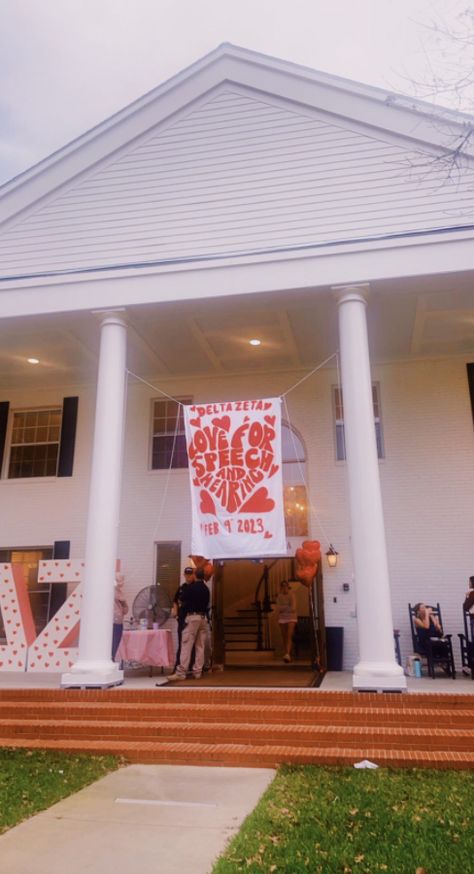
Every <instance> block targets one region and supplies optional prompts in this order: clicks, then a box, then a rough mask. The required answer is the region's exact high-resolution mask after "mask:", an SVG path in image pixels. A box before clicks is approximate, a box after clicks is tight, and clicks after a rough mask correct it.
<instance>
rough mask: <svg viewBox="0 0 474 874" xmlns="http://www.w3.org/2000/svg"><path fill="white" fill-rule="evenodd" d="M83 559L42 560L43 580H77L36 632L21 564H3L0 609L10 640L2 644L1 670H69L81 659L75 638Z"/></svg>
mask: <svg viewBox="0 0 474 874" xmlns="http://www.w3.org/2000/svg"><path fill="white" fill-rule="evenodd" d="M83 570H84V562H83V561H81V560H80V559H61V560H52V561H40V563H39V568H38V582H39V583H69V584H71V583H76V584H77V585H76V587H75V589H74V591H73V592H71V593H70V594H69V596H68V598H67V600H66V601H65V602H64V604H63V605H62V606H61V607H60V608H59V610H58V612H57V613H56V614H55V615H54V616H53V618H52V619H51V620H50V621H49V622H48V624H47V626H46V628H43V630H42V631H41V632H40V634H39V635H38V636H36V630H35V624H34V620H33V614H32V612H31V605H30V600H29V597H28V590H27V587H26V584H25V579H24V576H23V569H22V567H21V566H20V565H12V564H1V565H0V611H1V614H2V619H3V625H4V628H5V636H6V639H7V643H6V645H4V646H0V671H28V672H32V673H37V672H41V673H43V672H54V673H58V672H60V671H65V670H68V669H69V668H71V667H72V665H73V664H74V662H75V661H76V660H77V656H78V650H77V647H74V646H71V644H72V643H74V642H75V640H76V638H77V635H78V631H79V622H80V618H81V601H82V582H81V581H82V573H83Z"/></svg>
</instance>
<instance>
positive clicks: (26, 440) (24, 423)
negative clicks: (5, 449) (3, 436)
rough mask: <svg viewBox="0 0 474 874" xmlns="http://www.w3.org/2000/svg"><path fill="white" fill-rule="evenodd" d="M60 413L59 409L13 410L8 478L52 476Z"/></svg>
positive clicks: (57, 447) (55, 466) (55, 458)
mask: <svg viewBox="0 0 474 874" xmlns="http://www.w3.org/2000/svg"><path fill="white" fill-rule="evenodd" d="M61 416H62V410H61V409H51V410H17V411H16V412H14V414H13V429H12V440H11V446H10V462H9V468H8V476H9V478H10V479H17V478H19V477H33V476H35V477H36V476H56V472H57V461H58V454H59V435H60V424H61Z"/></svg>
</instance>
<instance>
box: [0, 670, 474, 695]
mask: <svg viewBox="0 0 474 874" xmlns="http://www.w3.org/2000/svg"><path fill="white" fill-rule="evenodd" d="M166 673H168V672H166ZM166 673H163V674H162V673H161V670H160V669H159V668H154V670H153V675H152V676H151V677H150V672H149V669H148V668H141V669H138V670H136V671H131V672H127V676H126V677H125V680H124V684H123V686H116V687H115V688H116V689H124V688H126V689H130V690H133V689H153V688H155V686H156V684H157V683H160V685H161V682H162V683H163V687H167V688H180V689H183V688H189V689H196V688H198V687H201V686H212V687H213V688H216V689H218V688H229V687H232V686H236V687H239V688H253V687H260V688H262V687H265V686H266V687H268V688H286V689H288V688H304V687H309V686H311V685H312V683H313V680H314V677H315V674H313V672H312V671H311V670H310V669H309V668H308V667H306V666H302V665H298V664H293V665H285V666H284V667H283V666H276V667H274V668H273V667H272V668H261V669H259V668H246V667H244V668H236V667H232V668H227V669H226V670H225V671H214V672H212V673H210V674H206V675H205V676H203V677H202V679H201V680H185V681H184V682H180V683H173V684H171V683H169V684H168V683H167V682H166ZM60 680H61V675H60V674H40V673H38V674H28V673H13V672H12V673H7V672H5V673H0V689H2V688H10V689H30V688H37V689H57V688H58V687H59V686H60ZM407 686H408V692H416V693H420V692H421V693H433V692H435V693H437V694H438V693H443V694H444V693H451V694H456V695H474V681H473V680H472V679H471V677H470V676H469V677H467V676H465V675H464V674H461V673H458V674H457V677H456V679H455V680H451V679H449V677H436V679H435V680H431V679H430V678H429V677H421V678H420V679H417V678H416V677H407ZM351 689H352V672H351V671H328V673H327V674H326V675H325V677H324V678H323V681H322V683H321V685H320V686H319V687H318V688H316V687H315V688H314V691H316V692H318V691H323V692H348V691H351Z"/></svg>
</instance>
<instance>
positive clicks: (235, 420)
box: [184, 398, 287, 559]
mask: <svg viewBox="0 0 474 874" xmlns="http://www.w3.org/2000/svg"><path fill="white" fill-rule="evenodd" d="M184 423H185V429H186V443H187V450H188V458H189V475H190V484H191V503H192V548H191V553H193V554H196V555H206V556H208V557H209V558H211V559H214V558H247V557H263V556H267V555H286V551H287V550H286V536H285V520H284V511H283V482H282V469H281V400H280V398H265V399H263V400H253V401H226V402H224V403H213V404H202V405H199V404H193V405H189V406H185V407H184Z"/></svg>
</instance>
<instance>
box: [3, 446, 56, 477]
mask: <svg viewBox="0 0 474 874" xmlns="http://www.w3.org/2000/svg"><path fill="white" fill-rule="evenodd" d="M58 452H59V444H58V443H45V444H43V445H41V444H40V445H38V446H34V445H30V446H12V449H11V452H10V466H9V470H8V476H9V478H10V479H16V478H18V477H32V476H56V467H57V459H58Z"/></svg>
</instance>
